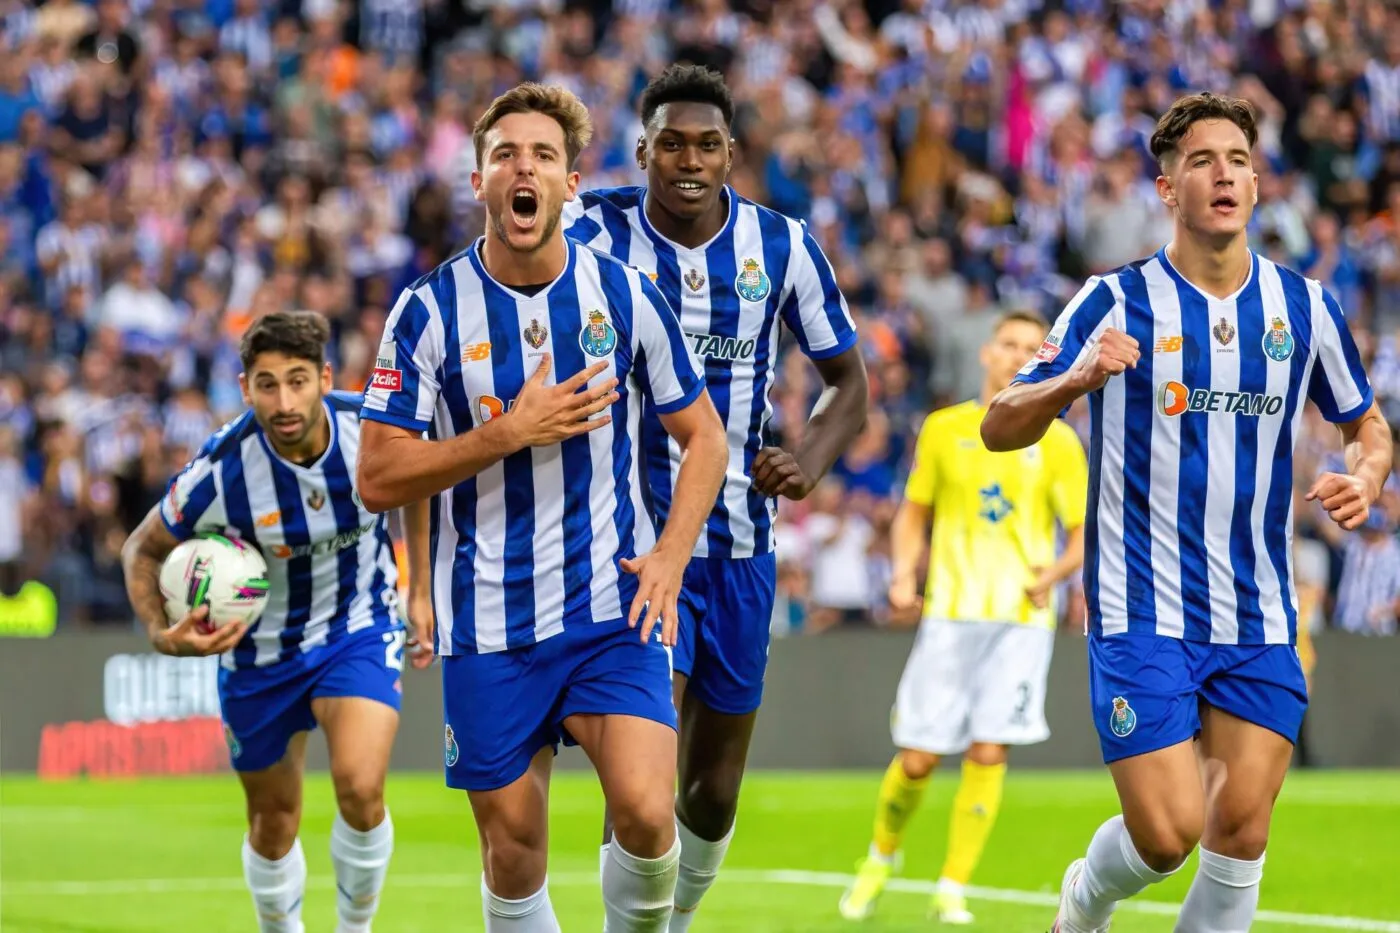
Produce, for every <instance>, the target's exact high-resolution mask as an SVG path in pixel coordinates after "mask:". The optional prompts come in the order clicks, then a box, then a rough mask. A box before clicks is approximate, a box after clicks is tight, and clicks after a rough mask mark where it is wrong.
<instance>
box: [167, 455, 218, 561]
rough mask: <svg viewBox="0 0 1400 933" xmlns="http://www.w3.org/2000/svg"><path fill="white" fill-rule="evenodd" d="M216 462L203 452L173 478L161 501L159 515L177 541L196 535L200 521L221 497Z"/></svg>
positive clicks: (212, 509) (207, 515)
mask: <svg viewBox="0 0 1400 933" xmlns="http://www.w3.org/2000/svg"><path fill="white" fill-rule="evenodd" d="M217 471H218V465H217V463H216V462H215V461H214V460H213V459H212V458H211V457H210V456H208V454H207V453H201V454H200V455H198V456H196V457H195V458H194V459H193V460H191V461H190V462H189V464H188V465H187V466H186V467H185V468H184V469H183V470H181V471H180V472H179V473H177V474H176V475H175V476H174V477H173V478H172V479H171V480H170V486H169V488H168V489H167V490H166V493H165V496H164V497H163V498H162V499H161V500H160V518H161V521H163V522H164V523H165V527H166V528H168V529H169V530H170V533H171V534H172V535H174V536H175V538H176V539H177V540H180V541H185V540H188V539H190V538H193V537H194V536H195V533H196V531H197V530H198V528H199V525H200V523H201V521H203V520H204V519H206V518H207V517H209V516H210V513H211V512H213V511H214V508H213V507H214V505H215V502H216V500H217V499H218V497H219V485H218V479H217V477H216V475H215V474H216V473H217Z"/></svg>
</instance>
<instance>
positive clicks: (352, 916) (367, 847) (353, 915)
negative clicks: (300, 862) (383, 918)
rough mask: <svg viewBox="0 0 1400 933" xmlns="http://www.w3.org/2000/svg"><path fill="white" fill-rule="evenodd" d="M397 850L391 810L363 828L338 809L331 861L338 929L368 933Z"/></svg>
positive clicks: (348, 932)
mask: <svg viewBox="0 0 1400 933" xmlns="http://www.w3.org/2000/svg"><path fill="white" fill-rule="evenodd" d="M393 852H394V823H393V821H392V820H391V819H389V811H387V810H386V811H384V819H383V820H381V821H380V823H379V825H378V826H376V827H374V828H373V829H369V830H366V831H364V832H360V831H359V830H357V829H352V828H351V826H350V824H349V823H347V822H345V819H344V818H343V817H342V816H341V815H340V814H339V813H338V812H337V813H336V815H335V822H334V823H333V824H332V825H331V863H332V864H334V865H335V892H336V893H335V909H336V913H337V915H338V916H339V922H338V924H337V926H336V933H369V929H370V921H371V920H373V919H374V912H375V910H377V909H378V908H379V892H380V890H381V889H382V888H383V887H384V875H385V873H387V872H388V870H389V856H390V855H392V854H393Z"/></svg>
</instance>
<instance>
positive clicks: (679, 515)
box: [656, 418, 729, 554]
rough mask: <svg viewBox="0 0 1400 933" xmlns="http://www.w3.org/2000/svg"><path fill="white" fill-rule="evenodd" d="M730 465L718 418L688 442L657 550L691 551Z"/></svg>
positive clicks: (726, 445) (727, 444)
mask: <svg viewBox="0 0 1400 933" xmlns="http://www.w3.org/2000/svg"><path fill="white" fill-rule="evenodd" d="M728 466H729V442H728V440H727V439H726V438H725V436H724V428H723V426H722V425H721V424H720V421H719V419H718V418H715V419H714V424H713V425H707V426H706V427H705V428H703V429H701V430H697V431H695V432H694V434H692V435H691V436H690V437H689V438H687V439H686V442H685V455H684V456H683V457H682V458H681V469H680V473H678V474H677V476H676V493H675V497H674V498H673V499H672V501H671V510H670V512H669V513H668V514H667V516H666V525H665V527H664V528H663V529H662V531H661V537H660V539H658V540H657V542H656V549H657V550H672V549H677V550H679V551H682V552H684V553H687V554H688V553H690V552H691V551H693V550H694V549H695V541H696V539H697V538H699V537H700V529H701V528H703V527H704V526H705V520H706V519H707V518H709V517H710V512H711V511H713V510H714V507H715V500H716V499H718V498H719V491H720V488H721V487H723V485H724V471H725V469H726V468H727V467H728Z"/></svg>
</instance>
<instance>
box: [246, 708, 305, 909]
mask: <svg viewBox="0 0 1400 933" xmlns="http://www.w3.org/2000/svg"><path fill="white" fill-rule="evenodd" d="M305 748H306V736H305V733H302V734H301V735H299V736H297V737H295V738H293V740H292V742H291V743H290V745H289V748H288V750H287V752H286V754H285V755H284V756H283V758H282V760H281V761H279V762H278V763H277V764H275V765H273V766H272V767H270V768H264V769H263V770H261V771H251V772H241V773H240V774H239V778H240V780H241V781H242V783H243V791H244V795H245V797H246V798H247V804H248V835H247V836H246V837H245V838H244V840H243V851H242V861H243V878H244V881H246V882H247V885H248V891H249V893H251V894H252V896H253V908H254V910H255V911H256V912H257V916H258V929H259V930H260V931H262V933H301V930H302V924H301V900H302V893H303V892H304V891H305V889H306V858H305V856H304V855H303V853H302V850H301V843H300V841H299V840H298V839H297V830H298V827H299V826H300V823H301V763H302V760H303V759H302V756H303V755H304V753H305Z"/></svg>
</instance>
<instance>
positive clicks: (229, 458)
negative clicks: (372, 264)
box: [122, 312, 433, 933]
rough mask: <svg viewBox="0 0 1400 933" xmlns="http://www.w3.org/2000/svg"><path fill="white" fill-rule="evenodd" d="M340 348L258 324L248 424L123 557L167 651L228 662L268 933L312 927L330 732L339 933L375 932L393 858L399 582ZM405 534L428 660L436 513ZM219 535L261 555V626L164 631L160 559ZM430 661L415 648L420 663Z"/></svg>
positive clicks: (292, 329) (248, 385)
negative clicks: (314, 848)
mask: <svg viewBox="0 0 1400 933" xmlns="http://www.w3.org/2000/svg"><path fill="white" fill-rule="evenodd" d="M329 335H330V329H329V324H328V323H327V322H326V320H325V318H323V317H321V316H320V315H318V314H314V313H311V312H294V313H290V314H283V313H278V314H269V315H267V316H265V317H262V318H260V319H258V321H257V322H256V323H254V324H253V326H252V327H251V328H250V329H249V330H248V332H247V333H246V334H245V335H244V336H243V342H242V346H241V348H240V354H241V357H242V361H243V373H242V375H240V376H239V384H240V385H241V386H242V389H243V398H244V401H245V402H246V403H247V404H248V405H249V408H250V410H249V411H247V412H245V413H244V414H243V415H241V416H239V417H238V418H236V419H235V420H233V421H232V422H230V423H229V424H227V425H225V426H224V427H223V428H222V429H221V430H220V431H219V432H218V433H217V434H215V435H214V436H213V437H211V438H210V439H209V440H208V441H207V442H206V443H205V444H204V446H203V447H202V448H201V449H200V451H199V453H198V454H197V455H196V456H195V458H194V460H193V461H191V463H190V464H189V465H188V466H187V467H186V468H185V469H184V471H183V472H181V473H180V474H179V475H178V476H176V477H175V478H174V479H173V480H171V483H170V491H169V494H168V495H166V496H165V497H164V498H163V499H162V500H161V503H160V504H159V505H158V506H156V507H155V508H153V509H152V510H151V512H150V514H148V515H147V516H146V518H145V519H144V520H143V521H142V522H141V524H140V525H139V526H138V527H137V529H136V530H135V531H134V532H132V535H131V537H130V538H129V539H128V541H127V543H126V546H125V547H124V548H123V550H122V565H123V569H124V570H125V573H126V585H127V592H128V593H129V594H130V597H131V602H132V605H133V607H134V608H135V610H136V614H137V617H138V618H139V619H140V620H141V621H142V622H143V623H144V624H145V626H146V630H147V631H148V632H149V633H150V636H151V641H152V642H153V643H154V645H155V647H156V648H157V650H159V651H161V652H164V653H165V654H171V655H181V656H190V655H195V656H202V655H215V654H218V655H222V657H221V658H220V670H219V702H220V706H221V708H222V711H223V718H224V732H225V735H226V737H227V739H228V744H229V751H230V753H231V754H232V756H233V767H234V769H235V770H236V771H237V772H238V776H239V778H240V780H241V781H242V783H243V789H244V792H245V794H246V795H247V800H248V817H249V828H248V835H247V836H246V837H245V839H244V842H243V873H244V878H245V879H246V880H247V882H248V887H249V889H250V890H251V891H252V894H253V904H254V906H255V908H256V909H257V915H258V923H259V926H260V929H261V930H262V931H264V933H300V931H302V929H303V927H302V922H301V903H302V892H303V890H304V889H305V887H306V860H305V858H304V857H303V854H302V849H301V843H300V841H299V840H298V838H297V831H298V826H299V823H300V820H301V793H302V790H301V786H302V771H303V766H304V763H305V758H306V738H307V734H308V732H309V730H311V729H314V728H316V727H317V726H318V725H319V726H321V727H322V728H324V729H325V730H326V742H327V745H328V747H329V749H330V761H331V779H332V781H333V782H334V784H335V793H336V800H337V802H338V804H339V811H338V812H337V814H336V817H335V823H334V826H333V828H332V830H331V861H332V863H333V864H334V866H335V875H336V890H337V896H336V909H337V912H338V914H339V923H338V925H337V927H336V929H337V931H338V933H361V931H367V930H369V928H370V921H371V920H372V919H373V917H374V913H375V910H376V908H377V907H378V904H379V892H380V888H381V887H382V886H383V883H384V875H385V871H386V870H387V868H388V865H389V856H390V853H391V852H392V851H393V847H394V827H393V823H392V822H391V821H390V819H389V814H388V811H387V810H386V809H385V807H384V776H385V772H386V771H387V770H388V767H389V753H390V750H391V748H392V746H393V742H394V734H395V732H396V731H397V729H398V722H399V712H398V711H399V701H400V693H401V685H400V682H399V677H400V673H401V671H402V668H403V647H404V631H403V626H402V623H401V622H400V621H399V618H398V615H397V612H396V606H397V591H396V590H395V584H396V583H397V580H398V571H397V568H396V566H395V563H394V556H393V550H392V545H391V543H390V540H389V533H388V529H387V527H386V523H385V519H384V517H383V516H379V515H374V514H372V513H371V512H369V511H367V510H366V509H365V508H364V506H363V504H362V503H361V502H360V496H359V494H358V493H357V492H356V490H355V487H354V477H355V468H356V462H357V459H358V451H359V443H360V415H359V411H360V397H359V396H356V395H348V394H345V393H339V392H332V391H331V371H330V366H329V364H328V363H326V361H325V346H326V341H327V339H328V337H329ZM404 519H405V525H406V527H407V529H408V539H409V540H408V544H409V562H410V570H411V571H412V579H411V580H410V583H411V585H412V586H413V592H412V593H411V595H410V598H409V617H410V619H411V620H412V622H413V627H414V633H415V640H416V643H417V644H418V645H419V646H426V645H429V644H430V643H431V639H432V627H433V616H432V604H431V601H430V599H429V598H428V596H427V589H426V587H427V583H428V580H429V577H430V575H431V569H430V568H429V567H428V565H427V561H426V558H427V508H426V503H419V504H417V505H414V506H411V507H408V508H405V510H404ZM209 532H214V533H218V534H227V535H229V536H231V537H234V538H237V539H240V540H241V541H243V542H248V543H251V544H254V545H256V546H257V547H258V548H259V549H260V550H261V551H262V554H263V556H264V557H265V559H266V561H267V581H268V590H267V603H266V605H265V607H264V609H263V612H262V615H261V617H260V618H258V619H257V620H256V622H255V623H254V624H253V625H252V626H251V627H246V626H244V625H243V624H242V623H241V622H232V623H229V624H226V625H222V626H220V627H218V628H216V629H215V630H213V631H208V630H207V629H208V625H207V624H206V616H207V614H208V611H209V610H208V607H207V606H201V607H199V608H196V609H195V610H194V612H192V613H190V614H189V615H187V616H186V617H184V618H182V619H178V620H170V619H168V618H167V616H166V609H165V602H164V599H163V597H162V594H161V592H160V589H159V577H160V572H161V567H162V564H163V562H164V561H165V559H166V556H167V555H168V554H169V553H170V552H171V551H172V550H173V549H174V548H175V547H176V546H177V545H178V544H179V543H180V542H181V541H184V540H188V539H190V538H192V537H194V536H196V535H200V534H204V533H209ZM216 559H217V558H216ZM172 621H173V622H174V624H173V625H172V624H171V622H172ZM213 621H214V622H215V623H217V622H218V621H219V620H218V619H217V618H215V619H214V620H213ZM431 661H432V655H431V652H430V651H428V650H426V649H423V648H421V647H420V650H419V652H418V654H417V655H416V656H415V657H414V662H413V663H414V666H415V667H425V666H427V664H429V663H431Z"/></svg>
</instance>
